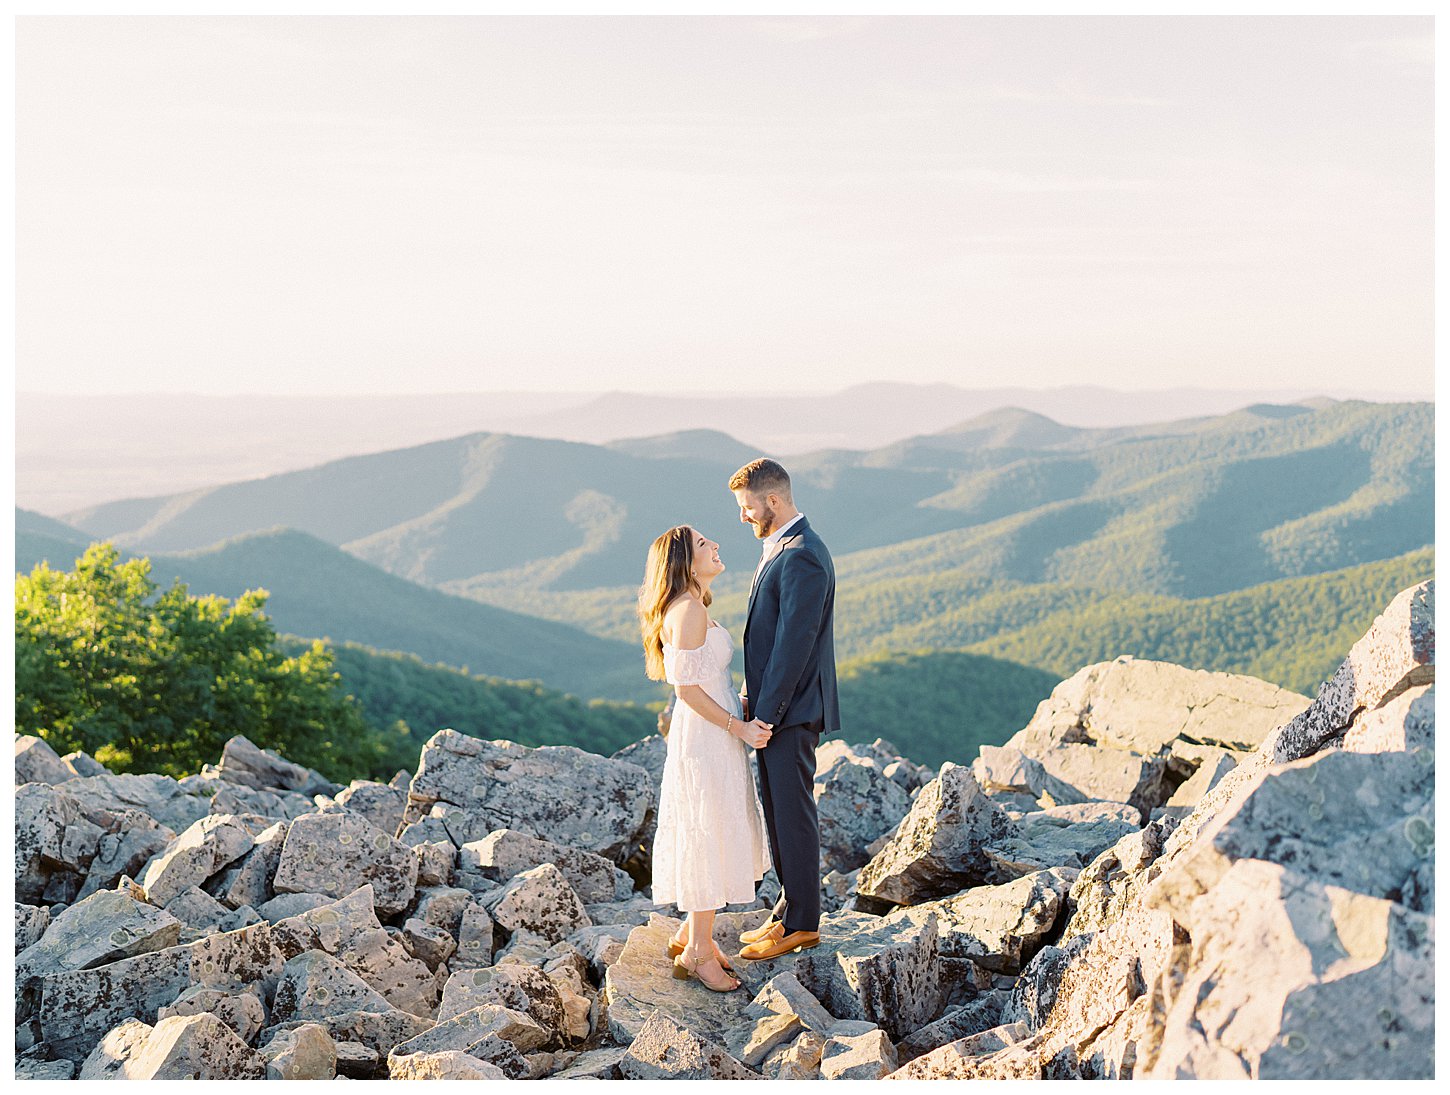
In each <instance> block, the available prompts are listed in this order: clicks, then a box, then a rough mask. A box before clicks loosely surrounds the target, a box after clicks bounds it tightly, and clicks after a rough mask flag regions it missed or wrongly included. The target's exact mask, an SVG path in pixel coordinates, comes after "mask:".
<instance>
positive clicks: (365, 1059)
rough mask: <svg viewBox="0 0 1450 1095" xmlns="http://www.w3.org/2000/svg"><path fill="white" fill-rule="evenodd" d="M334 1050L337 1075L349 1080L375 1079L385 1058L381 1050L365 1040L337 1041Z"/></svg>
mask: <svg viewBox="0 0 1450 1095" xmlns="http://www.w3.org/2000/svg"><path fill="white" fill-rule="evenodd" d="M334 1052H335V1053H336V1055H337V1075H338V1076H339V1077H340V1078H341V1077H345V1078H347V1079H349V1080H371V1079H373V1078H374V1077H375V1076H376V1075H377V1071H378V1067H379V1065H380V1064H381V1063H382V1061H383V1059H384V1054H383V1053H382V1052H381V1051H380V1050H378V1049H376V1048H374V1047H373V1046H371V1045H367V1044H365V1043H363V1042H352V1041H342V1042H336V1043H334Z"/></svg>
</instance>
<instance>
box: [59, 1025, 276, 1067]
mask: <svg viewBox="0 0 1450 1095" xmlns="http://www.w3.org/2000/svg"><path fill="white" fill-rule="evenodd" d="M128 1049H129V1050H130V1052H129V1054H128V1055H127V1056H126V1057H124V1058H119V1059H116V1060H115V1062H114V1065H113V1069H112V1071H111V1073H110V1075H109V1076H108V1078H111V1079H118V1080H119V1079H126V1080H260V1079H261V1078H262V1077H263V1076H264V1075H266V1063H265V1062H264V1061H263V1060H262V1058H261V1056H260V1055H259V1054H258V1053H257V1052H256V1051H255V1050H253V1049H252V1048H251V1047H250V1046H248V1045H247V1044H246V1043H245V1042H243V1041H242V1040H241V1039H240V1038H238V1037H237V1035H236V1033H235V1032H234V1031H233V1030H232V1029H231V1028H230V1027H228V1026H227V1025H226V1024H225V1023H223V1022H222V1021H221V1020H220V1019H218V1018H217V1017H216V1016H215V1015H209V1014H206V1013H202V1014H199V1015H173V1016H171V1017H169V1018H166V1019H162V1020H160V1021H158V1022H157V1023H156V1025H155V1026H154V1027H152V1028H151V1029H150V1030H149V1031H148V1032H147V1034H146V1036H145V1039H144V1041H140V1040H138V1042H136V1043H132V1044H131V1045H130V1046H128ZM90 1063H91V1062H90V1060H89V1059H88V1060H87V1064H90ZM82 1071H84V1069H83V1070H82Z"/></svg>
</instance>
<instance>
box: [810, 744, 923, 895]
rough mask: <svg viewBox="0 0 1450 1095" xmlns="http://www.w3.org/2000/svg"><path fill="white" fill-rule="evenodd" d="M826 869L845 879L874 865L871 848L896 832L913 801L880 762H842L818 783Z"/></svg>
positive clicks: (844, 759) (845, 759) (845, 758)
mask: <svg viewBox="0 0 1450 1095" xmlns="http://www.w3.org/2000/svg"><path fill="white" fill-rule="evenodd" d="M815 798H816V816H817V818H818V819H819V821H820V836H821V867H822V870H835V871H840V872H842V873H845V872H847V871H853V870H855V869H856V868H857V867H860V866H862V865H863V864H865V862H866V861H867V860H868V859H870V858H871V857H870V855H869V854H868V852H867V851H866V849H867V847H868V846H869V845H871V844H872V843H874V842H875V841H876V839H877V838H878V837H880V836H882V835H883V834H885V833H887V832H890V831H891V830H892V829H894V828H895V827H896V825H897V823H898V822H900V821H901V819H902V818H903V817H905V816H906V812H907V810H909V809H910V808H911V798H910V796H909V795H908V794H907V793H906V791H905V790H904V789H903V788H902V787H901V786H900V784H898V783H896V782H894V781H893V780H891V779H890V778H889V777H888V776H887V775H886V774H885V772H884V771H883V770H882V766H881V764H880V762H879V761H877V760H876V759H874V758H869V759H861V758H856V757H853V756H841V757H838V758H837V759H836V762H835V763H834V764H832V765H831V767H830V768H828V769H826V770H825V771H824V772H821V771H819V770H818V771H817V773H816V779H815Z"/></svg>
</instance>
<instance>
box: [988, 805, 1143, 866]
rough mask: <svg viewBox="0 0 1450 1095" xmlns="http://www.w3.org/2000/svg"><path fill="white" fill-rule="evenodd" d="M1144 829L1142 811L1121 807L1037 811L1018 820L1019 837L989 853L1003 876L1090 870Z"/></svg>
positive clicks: (993, 846)
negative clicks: (1062, 869) (1130, 835)
mask: <svg viewBox="0 0 1450 1095" xmlns="http://www.w3.org/2000/svg"><path fill="white" fill-rule="evenodd" d="M1138 828H1139V820H1138V811H1137V809H1136V808H1134V807H1132V806H1128V805H1125V804H1123V803H1118V802H1083V803H1076V804H1072V805H1066V806H1053V807H1049V808H1048V809H1046V810H1037V811H1034V812H1032V813H1028V814H1024V815H1022V816H1021V817H1019V818H1017V819H1016V831H1015V833H1013V834H1012V835H1010V836H1007V837H1005V838H1003V839H1001V840H996V841H993V842H992V843H991V844H989V845H987V846H986V848H985V849H984V852H985V854H986V856H987V857H988V858H989V859H991V860H993V861H994V862H995V863H996V865H997V868H998V871H999V873H1000V874H1001V875H1003V876H1007V877H1010V876H1011V875H1014V874H1025V873H1027V872H1030V871H1040V870H1047V869H1049V868H1052V867H1071V868H1081V867H1086V866H1087V865H1088V864H1089V863H1091V862H1092V861H1093V860H1094V859H1096V858H1097V857H1098V856H1099V855H1101V854H1102V853H1103V851H1104V850H1106V849H1108V848H1111V847H1112V846H1113V845H1114V844H1116V843H1117V842H1118V841H1119V840H1121V839H1122V838H1123V837H1124V836H1126V835H1127V834H1128V833H1131V832H1136V831H1137V830H1138Z"/></svg>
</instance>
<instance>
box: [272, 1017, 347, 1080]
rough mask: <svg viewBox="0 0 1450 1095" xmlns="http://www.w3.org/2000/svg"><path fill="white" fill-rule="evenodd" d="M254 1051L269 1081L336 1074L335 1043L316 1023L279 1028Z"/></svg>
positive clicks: (305, 1078)
mask: <svg viewBox="0 0 1450 1095" xmlns="http://www.w3.org/2000/svg"><path fill="white" fill-rule="evenodd" d="M258 1052H260V1053H261V1055H262V1059H263V1060H264V1061H266V1062H267V1079H269V1080H331V1079H332V1078H333V1077H334V1076H335V1075H336V1074H337V1046H336V1045H335V1044H334V1043H333V1040H332V1035H330V1034H328V1033H327V1028H326V1027H324V1026H322V1025H321V1024H320V1023H303V1024H302V1025H301V1026H298V1027H293V1028H292V1029H291V1030H284V1031H279V1032H278V1033H277V1034H276V1035H274V1036H273V1037H272V1039H271V1041H269V1042H267V1043H266V1044H265V1045H263V1046H262V1048H261V1049H260V1050H259V1051H258Z"/></svg>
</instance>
